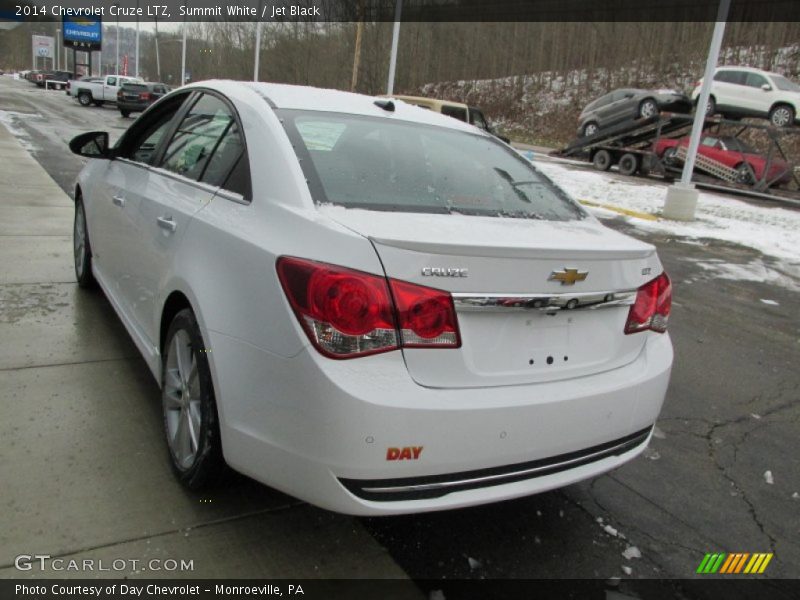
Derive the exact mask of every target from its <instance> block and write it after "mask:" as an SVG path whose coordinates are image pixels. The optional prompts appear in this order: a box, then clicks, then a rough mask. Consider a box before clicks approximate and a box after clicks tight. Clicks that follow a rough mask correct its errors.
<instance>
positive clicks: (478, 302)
mask: <svg viewBox="0 0 800 600" xmlns="http://www.w3.org/2000/svg"><path fill="white" fill-rule="evenodd" d="M452 296H453V303H454V304H455V307H456V310H457V311H482V310H492V311H500V310H503V311H505V310H542V311H545V312H552V311H556V310H579V309H596V308H612V307H616V306H630V305H632V304H633V303H634V302H635V301H636V290H621V291H616V292H583V293H577V294H570V293H566V294H491V293H490V294H475V293H455V294H452Z"/></svg>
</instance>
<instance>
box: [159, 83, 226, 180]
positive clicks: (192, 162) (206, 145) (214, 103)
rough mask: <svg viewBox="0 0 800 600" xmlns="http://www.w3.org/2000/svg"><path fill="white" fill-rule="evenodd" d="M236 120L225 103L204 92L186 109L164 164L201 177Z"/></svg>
mask: <svg viewBox="0 0 800 600" xmlns="http://www.w3.org/2000/svg"><path fill="white" fill-rule="evenodd" d="M233 123H235V119H234V117H233V115H232V114H231V112H230V110H228V107H227V106H226V105H225V103H224V102H223V101H222V100H220V99H219V98H217V97H216V96H212V95H211V94H204V95H203V96H202V97H201V98H200V100H198V101H197V102H196V103H195V105H194V106H193V107H192V108H191V109H190V110H189V112H187V113H186V116H185V117H184V118H183V120H182V121H181V123H180V125H179V126H178V128H177V130H176V131H175V134H174V135H173V136H172V139H171V140H170V142H169V145H168V146H167V149H166V152H165V153H164V158H163V159H162V162H161V167H163V168H164V169H166V170H168V171H172V172H173V173H176V174H178V175H182V176H184V177H188V178H189V179H194V180H199V179H200V177H201V176H202V174H203V171H204V170H205V168H206V165H207V164H208V162H209V159H210V158H211V155H212V154H213V153H214V150H215V148H216V147H217V144H218V143H219V141H220V140H221V139H222V137H223V136H224V135H225V133H226V132H227V131H228V128H229V127H231V125H232V124H233Z"/></svg>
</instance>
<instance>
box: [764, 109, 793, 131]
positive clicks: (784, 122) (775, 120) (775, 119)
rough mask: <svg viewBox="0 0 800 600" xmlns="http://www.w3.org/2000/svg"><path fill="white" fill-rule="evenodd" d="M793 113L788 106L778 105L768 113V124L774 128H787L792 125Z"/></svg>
mask: <svg viewBox="0 0 800 600" xmlns="http://www.w3.org/2000/svg"><path fill="white" fill-rule="evenodd" d="M794 117H795V112H794V109H793V108H792V107H791V106H789V105H788V104H778V105H776V106H773V107H772V109H771V110H770V111H769V122H770V123H771V124H772V125H774V126H775V127H788V126H789V125H792V124H794Z"/></svg>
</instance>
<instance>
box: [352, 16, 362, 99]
mask: <svg viewBox="0 0 800 600" xmlns="http://www.w3.org/2000/svg"><path fill="white" fill-rule="evenodd" d="M363 33H364V0H360V2H359V3H358V25H357V26H356V50H355V55H354V56H353V78H352V79H351V80H350V91H351V92H355V91H356V85H357V84H358V67H359V65H360V64H361V36H362V34H363Z"/></svg>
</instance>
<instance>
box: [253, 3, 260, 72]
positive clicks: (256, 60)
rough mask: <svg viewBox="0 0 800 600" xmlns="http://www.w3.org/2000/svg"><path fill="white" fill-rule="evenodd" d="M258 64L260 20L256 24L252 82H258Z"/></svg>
mask: <svg viewBox="0 0 800 600" xmlns="http://www.w3.org/2000/svg"><path fill="white" fill-rule="evenodd" d="M259 8H260V5H259ZM259 14H260V13H259ZM260 62H261V19H260V18H259V19H258V23H256V59H255V65H254V66H253V81H258V66H259V63H260Z"/></svg>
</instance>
